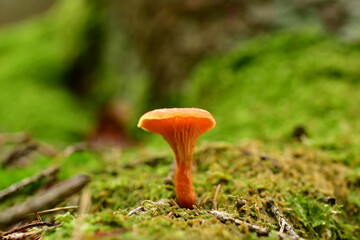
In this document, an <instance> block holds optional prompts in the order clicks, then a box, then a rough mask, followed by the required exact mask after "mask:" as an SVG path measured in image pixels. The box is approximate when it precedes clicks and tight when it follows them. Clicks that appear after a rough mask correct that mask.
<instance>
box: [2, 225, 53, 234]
mask: <svg viewBox="0 0 360 240" xmlns="http://www.w3.org/2000/svg"><path fill="white" fill-rule="evenodd" d="M42 226H48V227H49V226H52V224H51V223H48V222H35V223H29V224H25V225H23V226H20V227H17V228H14V229H12V230H10V231H7V232H4V233H2V234H1V235H0V237H4V236H5V235H9V234H12V233H15V232H23V231H25V230H26V229H28V228H33V227H42Z"/></svg>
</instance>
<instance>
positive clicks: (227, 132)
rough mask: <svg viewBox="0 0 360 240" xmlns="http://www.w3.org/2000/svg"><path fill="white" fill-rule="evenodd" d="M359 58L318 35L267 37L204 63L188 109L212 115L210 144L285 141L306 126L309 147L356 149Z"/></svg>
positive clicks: (191, 82) (351, 50) (188, 99)
mask: <svg viewBox="0 0 360 240" xmlns="http://www.w3.org/2000/svg"><path fill="white" fill-rule="evenodd" d="M359 58H360V50H359V48H357V47H355V46H351V45H347V44H344V43H341V42H339V41H337V40H334V39H333V38H331V37H330V36H326V35H323V34H319V33H311V32H310V33H309V32H300V33H289V32H287V33H286V32H285V33H281V32H280V33H277V34H272V35H268V36H264V37H262V38H260V39H257V40H255V41H254V40H252V41H249V42H248V43H247V44H241V46H240V47H239V48H238V49H235V50H234V51H232V52H230V53H228V54H225V55H224V56H221V57H220V58H219V57H218V58H214V59H211V60H208V61H205V62H204V63H203V64H200V66H199V67H198V68H197V70H196V71H195V73H194V74H193V76H192V77H191V78H190V79H189V81H188V89H187V91H186V98H184V99H186V100H185V101H184V104H185V105H186V106H192V107H201V108H205V109H207V110H209V111H210V112H211V113H213V114H214V116H215V118H216V119H217V127H216V128H215V129H214V130H212V131H211V132H209V133H208V134H207V139H214V140H221V141H224V140H228V141H232V142H238V141H239V140H240V139H244V138H256V139H263V140H269V141H270V140H271V141H274V140H282V141H283V140H287V139H288V138H289V136H290V134H291V132H292V131H293V129H294V128H295V127H297V126H299V125H302V126H304V127H305V129H306V131H307V132H308V134H309V143H310V144H314V145H319V144H320V143H322V144H329V143H330V144H335V145H336V146H345V147H349V146H351V145H352V144H354V145H358V144H357V143H359V142H360V141H359V140H360V139H359V136H360V135H359V134H358V132H359V131H360V126H359V121H357V118H356V116H358V115H359V114H360V113H359V108H358V107H357V103H358V102H359V100H360V99H359V97H360V92H359V89H360V88H359V81H358V79H359V78H360V72H359V70H358V69H359V68H358V63H359V61H358V59H359ZM353 133H356V134H353Z"/></svg>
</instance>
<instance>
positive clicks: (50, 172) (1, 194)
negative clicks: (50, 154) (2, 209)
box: [0, 167, 59, 201]
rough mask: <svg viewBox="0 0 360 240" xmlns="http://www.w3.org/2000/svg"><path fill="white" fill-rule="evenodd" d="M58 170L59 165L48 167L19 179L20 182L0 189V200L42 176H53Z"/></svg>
mask: <svg viewBox="0 0 360 240" xmlns="http://www.w3.org/2000/svg"><path fill="white" fill-rule="evenodd" d="M58 171H59V167H54V168H49V169H46V170H44V171H42V172H40V173H38V174H36V175H34V176H32V177H29V178H25V179H23V180H21V181H20V182H17V183H14V184H13V185H11V186H10V187H8V188H7V189H5V190H2V191H1V192H0V201H1V200H3V199H5V198H7V197H9V196H10V195H12V194H14V193H16V192H18V191H20V190H21V189H23V188H24V187H26V186H28V185H30V184H32V183H35V182H37V181H39V180H41V179H42V178H45V177H49V176H53V175H55V174H57V172H58Z"/></svg>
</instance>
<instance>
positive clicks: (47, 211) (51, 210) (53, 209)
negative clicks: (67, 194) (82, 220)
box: [30, 206, 78, 215]
mask: <svg viewBox="0 0 360 240" xmlns="http://www.w3.org/2000/svg"><path fill="white" fill-rule="evenodd" d="M75 208H78V206H66V207H58V208H52V209H48V210H44V211H40V212H37V214H45V213H51V212H56V211H61V210H68V209H75ZM32 214H35V213H31V214H30V215H32Z"/></svg>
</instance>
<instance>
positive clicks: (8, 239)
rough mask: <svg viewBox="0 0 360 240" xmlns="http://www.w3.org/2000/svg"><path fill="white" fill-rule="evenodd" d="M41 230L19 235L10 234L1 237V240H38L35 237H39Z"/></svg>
mask: <svg viewBox="0 0 360 240" xmlns="http://www.w3.org/2000/svg"><path fill="white" fill-rule="evenodd" d="M42 232H43V230H42V229H39V230H35V231H30V232H19V233H12V234H9V235H7V236H3V237H2V239H4V240H20V239H34V240H35V239H40V237H39V236H36V235H40V233H42Z"/></svg>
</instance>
